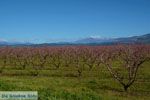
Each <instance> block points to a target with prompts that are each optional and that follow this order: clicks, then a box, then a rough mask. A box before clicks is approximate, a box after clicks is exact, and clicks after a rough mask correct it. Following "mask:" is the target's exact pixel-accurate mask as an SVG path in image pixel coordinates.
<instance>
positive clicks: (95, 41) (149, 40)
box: [0, 33, 150, 46]
mask: <svg viewBox="0 0 150 100" xmlns="http://www.w3.org/2000/svg"><path fill="white" fill-rule="evenodd" d="M114 44H150V33H148V34H145V35H141V36H132V37H121V38H93V37H89V38H84V39H80V40H76V41H71V42H57V43H41V44H33V43H21V42H6V41H2V40H1V41H0V46H60V45H114Z"/></svg>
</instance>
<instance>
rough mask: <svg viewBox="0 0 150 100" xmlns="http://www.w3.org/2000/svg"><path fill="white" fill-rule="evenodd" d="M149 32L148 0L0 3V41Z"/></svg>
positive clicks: (12, 0) (15, 0)
mask: <svg viewBox="0 0 150 100" xmlns="http://www.w3.org/2000/svg"><path fill="white" fill-rule="evenodd" d="M146 33H150V0H0V40H6V41H24V42H34V43H41V42H55V41H64V40H66V41H71V40H74V39H79V38H84V37H91V36H92V37H101V38H111V37H125V36H134V35H142V34H146Z"/></svg>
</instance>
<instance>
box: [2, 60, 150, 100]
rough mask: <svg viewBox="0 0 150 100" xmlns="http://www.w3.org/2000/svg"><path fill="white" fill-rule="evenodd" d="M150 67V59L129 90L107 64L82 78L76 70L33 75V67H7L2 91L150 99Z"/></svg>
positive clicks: (51, 98)
mask: <svg viewBox="0 0 150 100" xmlns="http://www.w3.org/2000/svg"><path fill="white" fill-rule="evenodd" d="M149 66H150V62H148V63H145V64H144V65H143V66H142V67H141V68H140V69H139V72H138V75H137V80H136V82H135V83H134V84H133V85H132V86H131V87H130V88H129V91H128V92H127V93H126V92H124V90H123V88H122V86H121V85H120V84H119V83H118V82H117V81H116V80H114V79H113V78H112V77H111V75H110V74H109V72H108V71H107V70H106V69H105V68H104V67H103V66H102V67H99V68H98V69H96V68H94V69H92V71H88V70H84V72H83V74H82V76H81V77H77V75H78V73H77V71H75V70H64V69H59V70H54V69H53V70H41V71H39V75H38V76H32V73H31V70H30V71H29V70H14V69H13V70H12V69H9V70H8V69H5V70H4V71H3V73H2V74H1V76H0V90H1V91H26V90H27V91H30V90H31V91H32V90H33V91H38V95H39V100H150V97H149V95H150V78H149V77H150V72H149V71H150V67H149Z"/></svg>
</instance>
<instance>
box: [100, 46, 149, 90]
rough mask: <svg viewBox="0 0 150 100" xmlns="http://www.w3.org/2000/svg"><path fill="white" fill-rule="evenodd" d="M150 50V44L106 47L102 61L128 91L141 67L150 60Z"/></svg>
mask: <svg viewBox="0 0 150 100" xmlns="http://www.w3.org/2000/svg"><path fill="white" fill-rule="evenodd" d="M149 50H150V48H149V47H148V46H138V45H130V46H114V47H106V48H105V51H104V52H103V53H102V54H101V61H102V63H103V64H104V65H105V66H106V67H107V69H108V71H109V72H110V73H111V74H112V76H113V78H115V79H116V80H117V81H118V82H119V83H120V84H121V85H122V86H123V87H124V90H125V91H127V90H128V88H129V87H130V86H131V85H132V84H133V83H134V81H135V79H136V75H137V72H138V69H139V67H140V66H141V65H142V64H143V63H144V62H146V61H149V60H150V57H149V55H147V54H148V53H149ZM115 63H116V64H115ZM114 66H115V67H114ZM116 66H117V67H116ZM118 69H119V70H118ZM125 71H126V72H125ZM119 72H120V73H119ZM126 76H127V77H126Z"/></svg>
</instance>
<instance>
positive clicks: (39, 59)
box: [0, 45, 150, 91]
mask: <svg viewBox="0 0 150 100" xmlns="http://www.w3.org/2000/svg"><path fill="white" fill-rule="evenodd" d="M146 61H150V46H149V45H116V46H62V47H1V48H0V69H1V70H0V72H2V71H3V69H5V67H6V66H11V67H12V68H15V67H16V66H19V68H20V69H22V70H24V69H26V68H27V67H28V66H32V68H33V69H35V70H38V71H39V70H42V69H44V68H46V66H49V65H51V66H53V67H54V68H55V69H59V68H60V67H68V69H69V68H70V67H74V68H76V70H77V72H78V74H79V76H81V75H82V72H83V70H84V67H87V68H88V69H89V70H92V68H93V67H96V66H100V64H103V65H104V66H105V67H106V68H107V69H108V71H109V72H110V73H111V75H112V77H113V78H114V79H116V80H117V81H118V82H119V83H120V84H121V85H122V86H123V87H124V90H125V91H127V89H128V87H130V86H131V85H132V84H133V82H134V81H135V79H136V75H137V71H138V69H139V67H140V66H141V65H142V64H143V63H144V62H146Z"/></svg>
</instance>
